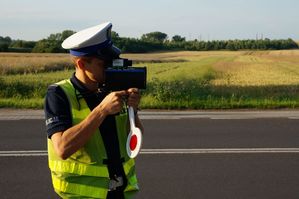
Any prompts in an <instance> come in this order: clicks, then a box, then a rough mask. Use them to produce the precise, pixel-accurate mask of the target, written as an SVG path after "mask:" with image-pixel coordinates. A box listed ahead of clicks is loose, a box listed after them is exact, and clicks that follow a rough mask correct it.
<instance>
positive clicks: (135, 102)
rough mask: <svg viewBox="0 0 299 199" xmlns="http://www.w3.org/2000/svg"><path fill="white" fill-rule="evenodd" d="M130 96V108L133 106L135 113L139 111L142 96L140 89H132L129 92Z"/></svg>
mask: <svg viewBox="0 0 299 199" xmlns="http://www.w3.org/2000/svg"><path fill="white" fill-rule="evenodd" d="M127 94H128V106H132V107H133V108H134V110H135V111H137V109H138V106H139V103H140V98H141V95H140V93H139V90H138V88H130V89H128V90H127Z"/></svg>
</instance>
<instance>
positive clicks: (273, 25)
mask: <svg viewBox="0 0 299 199" xmlns="http://www.w3.org/2000/svg"><path fill="white" fill-rule="evenodd" d="M87 2H88V3H87ZM106 21H111V22H112V24H113V28H112V29H113V30H114V31H116V32H117V33H118V34H119V35H120V36H121V37H135V38H139V37H141V35H142V34H145V33H149V32H153V31H161V32H164V33H166V34H167V35H168V36H169V38H171V37H172V36H173V35H176V34H178V35H181V36H183V37H186V39H187V40H190V39H202V40H222V39H255V38H256V37H257V36H258V37H259V38H261V37H262V36H263V37H264V38H266V37H267V38H270V39H286V38H292V39H295V40H299V1H298V0H118V1H117V0H105V1H102V0H86V1H85V0H47V1H46V0H0V36H10V37H11V38H12V39H24V40H39V39H43V38H46V37H48V36H49V35H50V34H51V33H59V32H62V31H63V30H74V31H79V30H81V29H84V28H87V27H89V26H93V25H97V24H100V23H102V22H106Z"/></svg>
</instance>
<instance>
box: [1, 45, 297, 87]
mask: <svg viewBox="0 0 299 199" xmlns="http://www.w3.org/2000/svg"><path fill="white" fill-rule="evenodd" d="M122 57H125V58H130V59H133V60H135V61H137V62H140V61H141V62H146V63H142V64H140V63H139V64H137V65H146V66H148V76H149V80H151V79H152V78H154V77H155V78H162V79H167V78H170V76H176V77H177V76H181V77H182V76H185V78H188V77H192V78H194V76H196V75H197V71H201V70H202V68H203V65H205V66H206V65H209V67H211V68H212V69H213V70H215V72H216V73H217V74H218V75H217V76H216V78H215V79H214V80H212V82H211V83H212V84H214V85H233V86H234V85H236V86H259V85H297V84H299V50H285V51H235V52H234V51H204V52H191V51H180V52H163V53H147V54H123V56H122ZM63 68H72V63H71V61H70V58H69V55H67V54H30V53H0V74H2V75H4V74H11V73H12V74H16V73H21V74H22V73H30V72H34V73H38V72H47V71H52V70H61V69H63Z"/></svg>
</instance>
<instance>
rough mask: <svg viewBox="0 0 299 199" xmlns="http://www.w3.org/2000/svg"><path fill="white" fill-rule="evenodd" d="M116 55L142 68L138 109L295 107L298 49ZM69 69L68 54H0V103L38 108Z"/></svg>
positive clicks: (297, 102) (297, 104) (298, 101)
mask: <svg viewBox="0 0 299 199" xmlns="http://www.w3.org/2000/svg"><path fill="white" fill-rule="evenodd" d="M122 57H124V58H129V59H132V60H135V61H136V62H135V64H134V65H136V66H147V69H148V79H147V80H148V88H147V90H146V91H145V92H144V93H143V94H144V96H143V100H142V104H141V107H142V108H160V109H161V108H166V109H172V108H175V109H181V108H188V109H206V108H216V109H217V108H221V109H223V108H298V107H299V93H298V90H299V50H284V51H203V52H195V51H194V52H190V51H188V52H187V51H180V52H160V53H147V54H123V55H122ZM69 69H71V70H69ZM53 71H56V72H53ZM72 73H73V66H72V63H71V60H70V57H69V55H68V54H22V53H20V54H19V53H0V107H19V108H25V107H26V108H41V107H42V102H43V98H44V96H45V92H46V90H47V87H48V86H49V85H50V84H52V83H54V82H57V81H60V80H62V79H65V78H69V77H70V76H71V74H72Z"/></svg>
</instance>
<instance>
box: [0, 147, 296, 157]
mask: <svg viewBox="0 0 299 199" xmlns="http://www.w3.org/2000/svg"><path fill="white" fill-rule="evenodd" d="M256 153H299V148H214V149H209V148H208V149H142V150H141V152H140V154H142V155H157V154H256ZM47 155H48V154H47V151H46V150H29V151H0V157H24V156H47Z"/></svg>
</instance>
